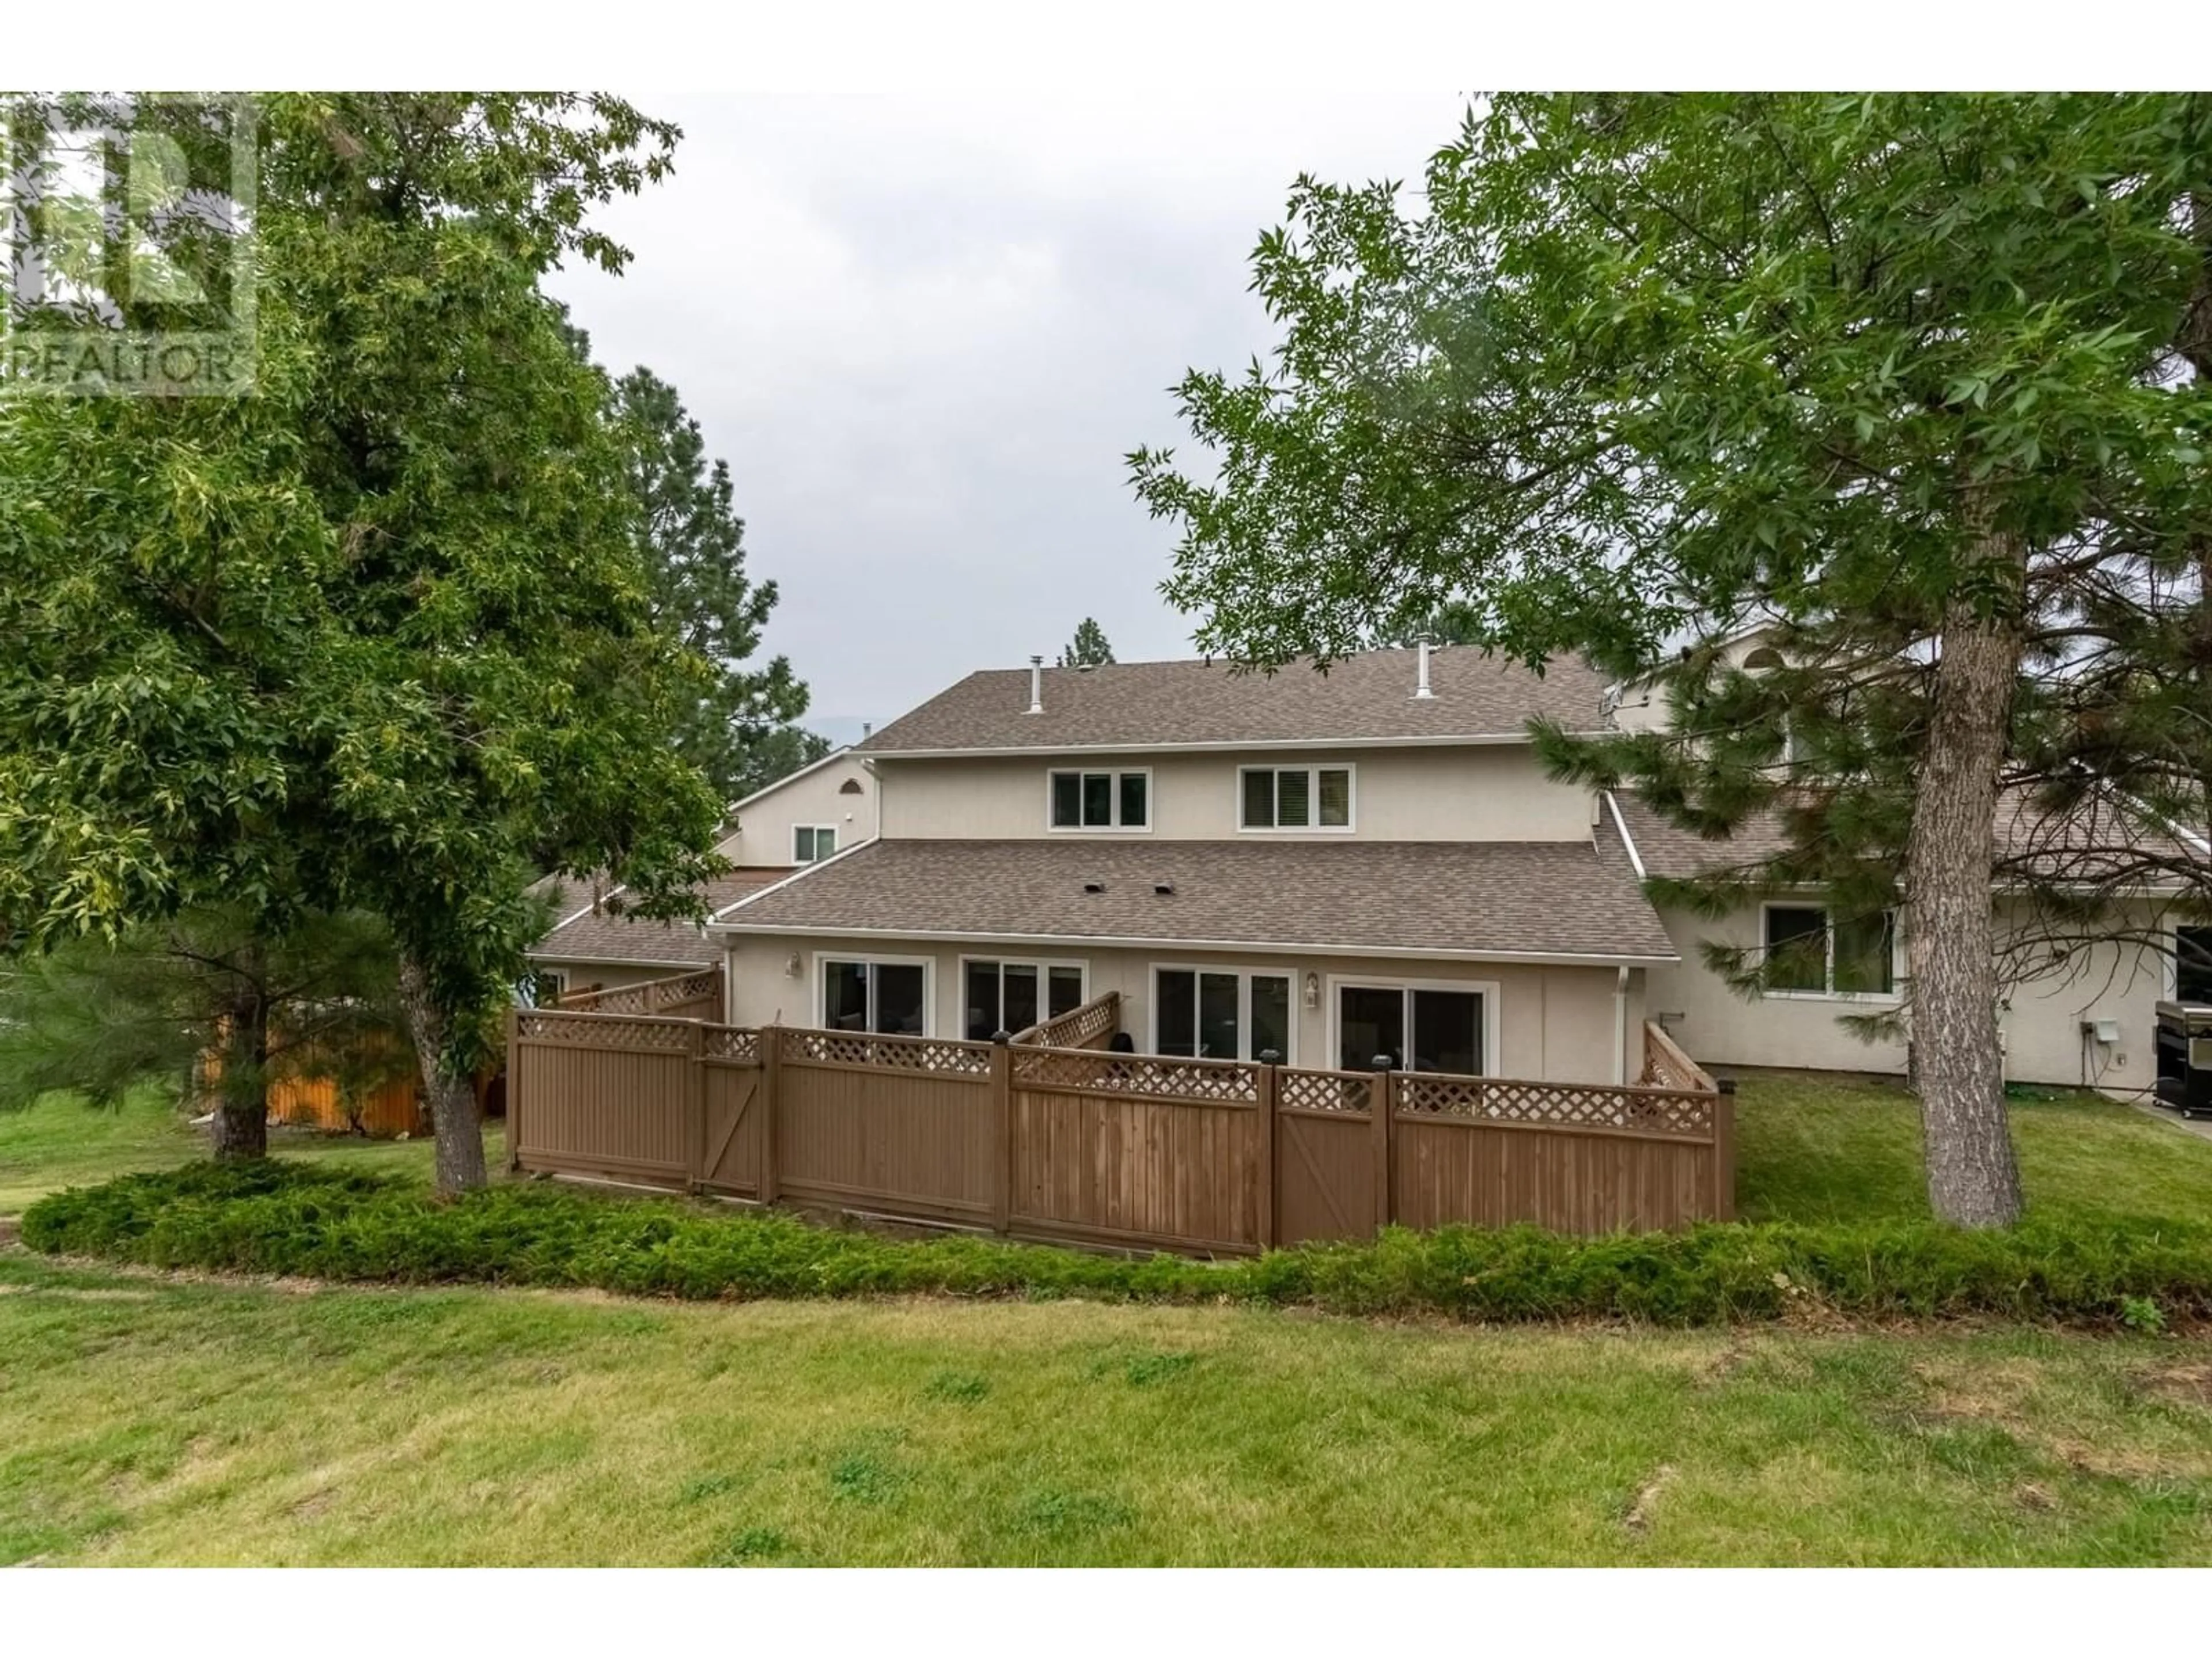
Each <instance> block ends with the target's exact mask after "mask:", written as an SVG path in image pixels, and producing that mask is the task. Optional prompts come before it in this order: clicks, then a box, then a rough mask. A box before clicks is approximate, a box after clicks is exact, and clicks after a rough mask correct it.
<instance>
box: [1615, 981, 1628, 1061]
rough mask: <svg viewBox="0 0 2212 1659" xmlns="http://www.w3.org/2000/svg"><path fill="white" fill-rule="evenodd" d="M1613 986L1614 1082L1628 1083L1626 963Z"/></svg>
mask: <svg viewBox="0 0 2212 1659" xmlns="http://www.w3.org/2000/svg"><path fill="white" fill-rule="evenodd" d="M1627 1081H1628V969H1627V966H1626V964H1625V963H1624V964H1623V965H1622V967H1621V968H1620V977H1619V978H1618V979H1616V980H1615V981H1613V1084H1614V1085H1615V1086H1616V1087H1620V1086H1622V1085H1626V1083H1627Z"/></svg>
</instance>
